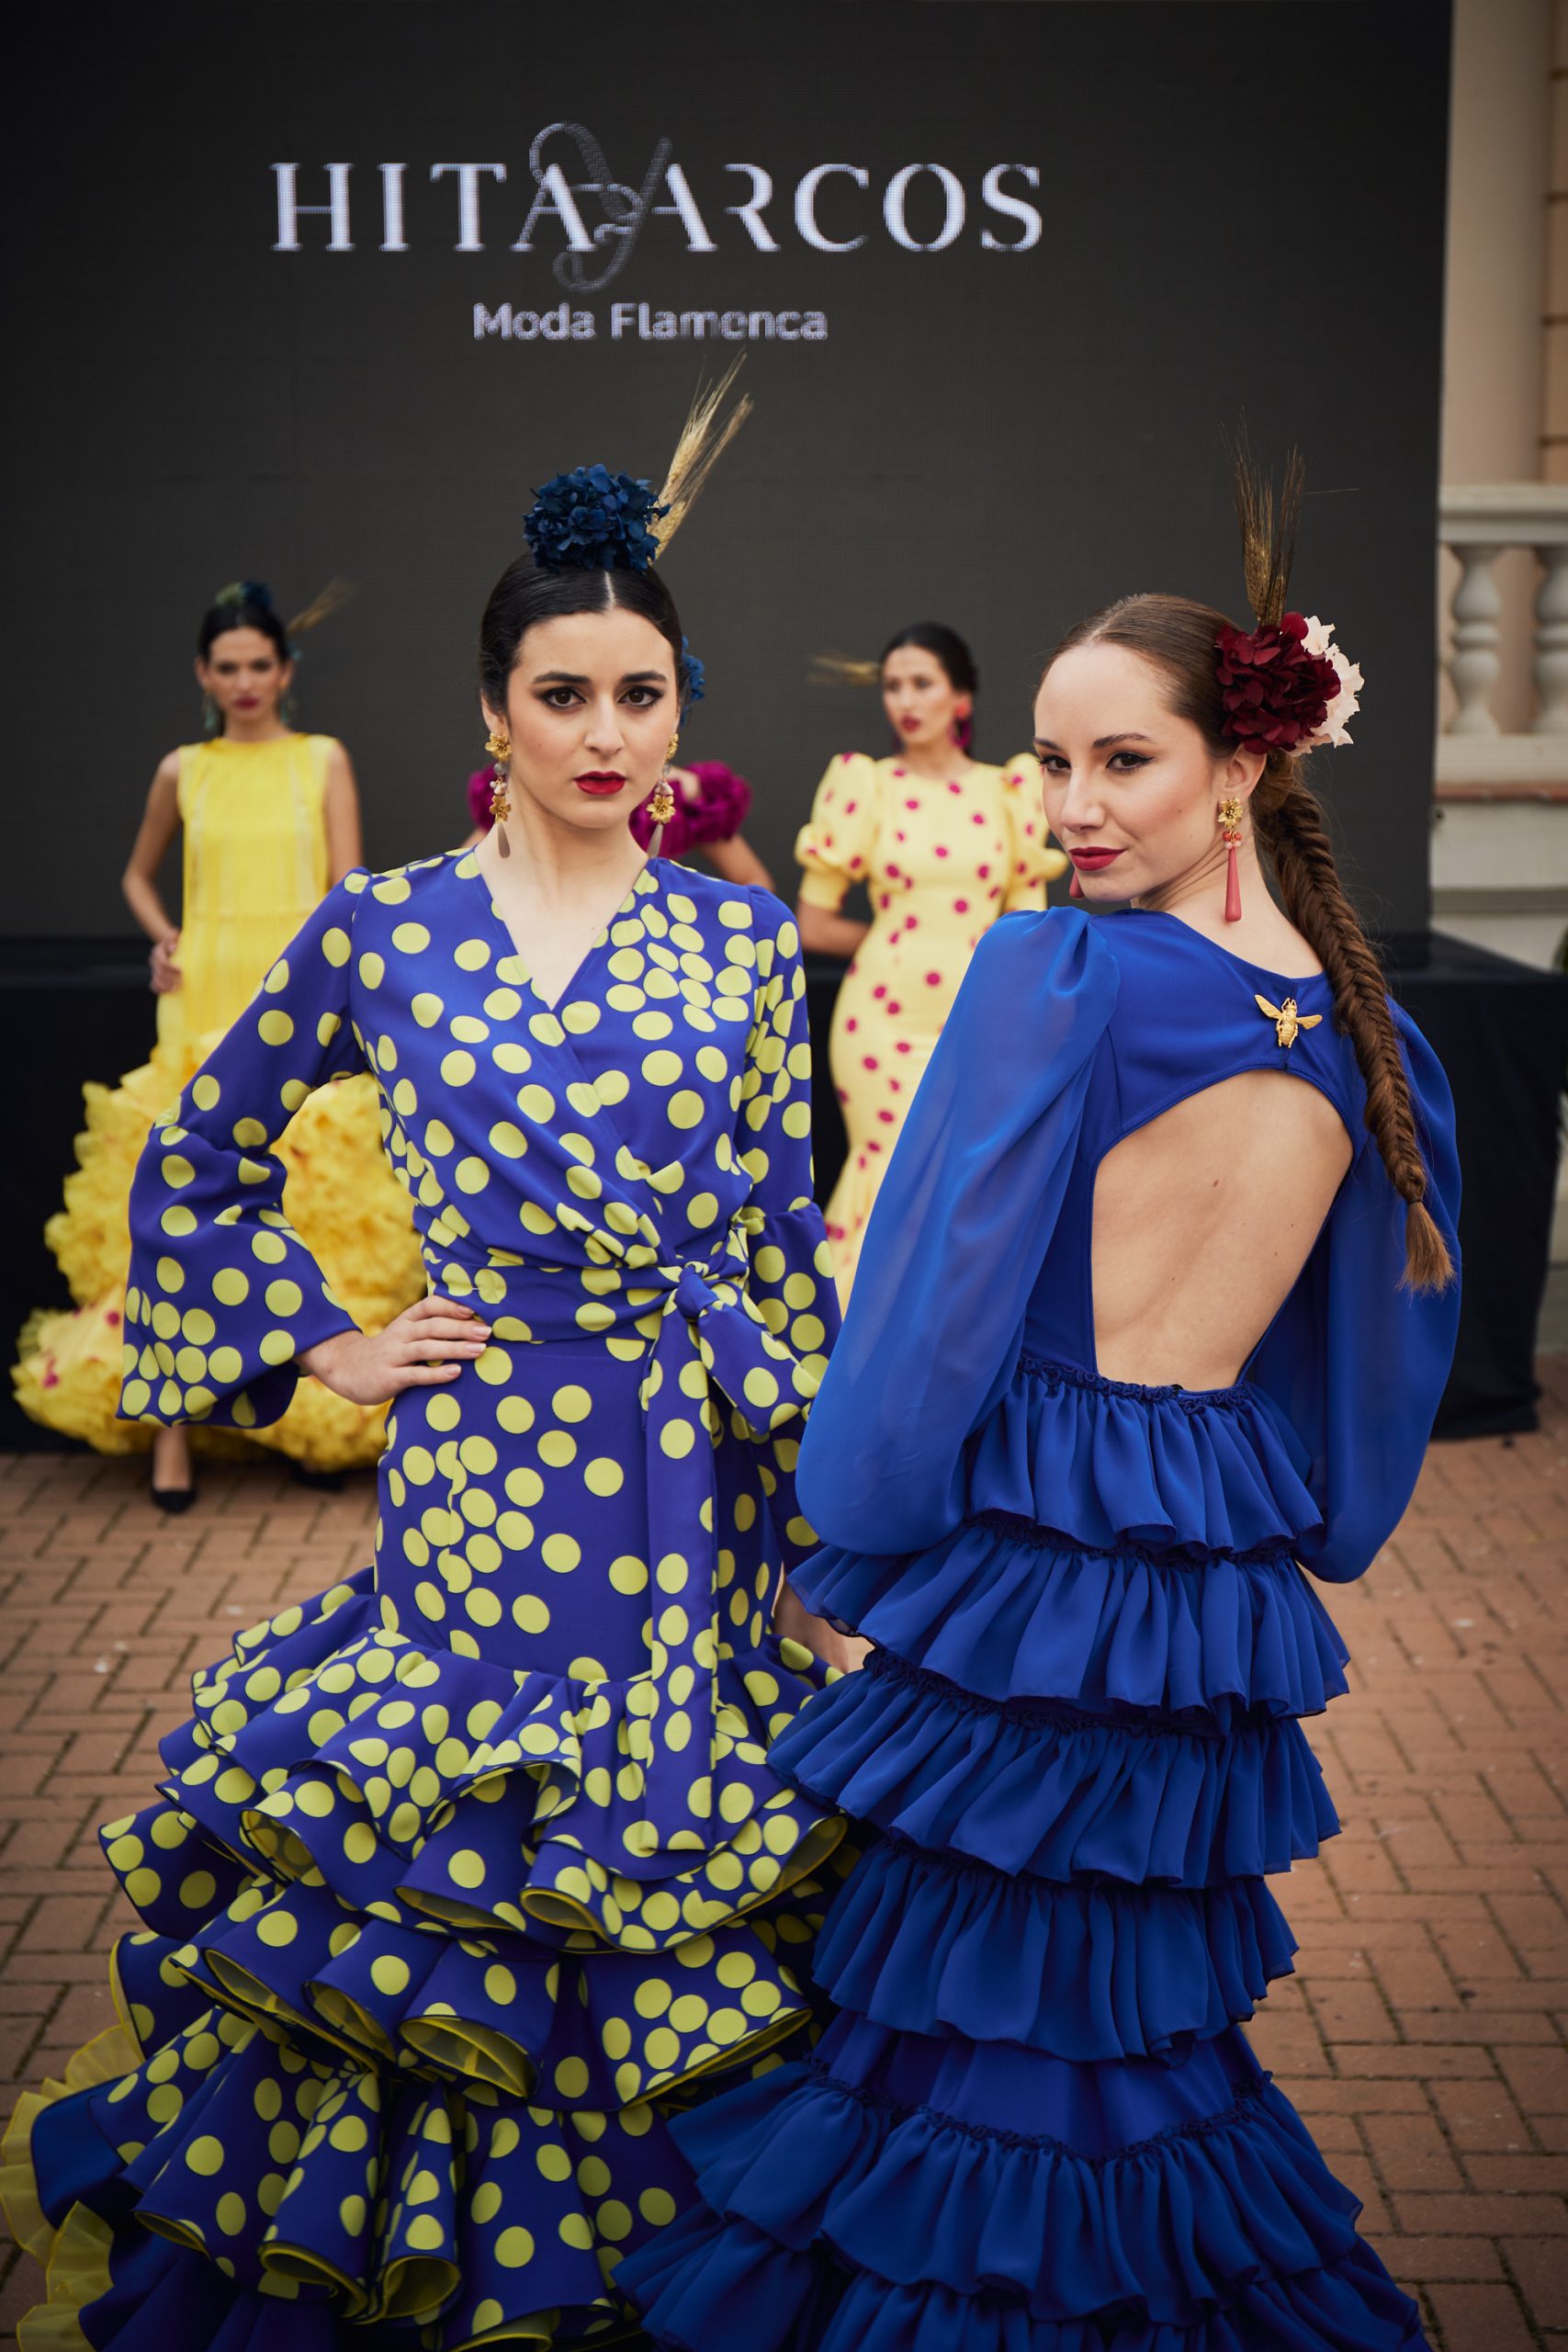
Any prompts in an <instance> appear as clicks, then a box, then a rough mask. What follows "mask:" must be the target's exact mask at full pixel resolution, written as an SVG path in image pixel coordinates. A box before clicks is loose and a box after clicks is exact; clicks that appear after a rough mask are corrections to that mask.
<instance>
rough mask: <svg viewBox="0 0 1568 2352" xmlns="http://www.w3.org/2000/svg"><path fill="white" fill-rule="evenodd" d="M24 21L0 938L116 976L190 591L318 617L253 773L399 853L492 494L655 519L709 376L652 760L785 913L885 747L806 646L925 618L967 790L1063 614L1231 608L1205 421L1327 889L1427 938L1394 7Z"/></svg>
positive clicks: (1432, 261)
mask: <svg viewBox="0 0 1568 2352" xmlns="http://www.w3.org/2000/svg"><path fill="white" fill-rule="evenodd" d="M39 26H40V12H31V14H30V18H29V31H28V41H29V42H30V44H31V45H32V46H31V53H30V59H29V60H28V61H27V62H26V63H27V70H26V71H25V72H24V73H23V74H18V75H17V80H16V82H15V83H14V85H13V86H14V87H17V88H20V89H21V90H22V91H23V92H24V94H25V99H26V115H25V119H23V121H22V122H21V124H20V126H19V128H18V129H17V131H16V132H15V133H14V135H13V138H12V140H11V142H10V156H9V165H8V169H9V174H10V177H11V183H12V194H11V198H10V201H9V207H8V219H9V221H10V223H11V228H12V233H13V239H14V240H17V241H18V242H19V265H18V267H17V271H16V273H15V274H14V277H13V285H12V292H11V297H10V302H9V323H10V326H11V331H12V333H11V345H12V351H13V354H17V353H19V354H20V355H21V360H20V381H19V384H18V385H17V388H16V390H17V413H16V414H15V420H14V424H13V432H12V438H11V448H12V453H13V456H14V457H17V458H19V460H20V464H19V483H18V489H17V511H18V514H19V522H20V530H19V534H18V537H17V540H16V541H15V542H14V544H16V545H17V546H19V547H20V548H21V549H22V550H23V552H24V560H23V561H21V562H20V563H19V564H18V565H17V569H16V572H15V575H14V579H15V582H16V590H17V593H16V596H15V601H14V604H13V607H12V610H11V613H10V616H9V618H8V620H7V623H6V641H7V650H8V653H9V657H10V658H9V662H8V677H9V696H8V704H7V718H8V734H9V751H10V768H11V774H10V786H11V790H10V803H9V809H10V819H9V825H8V829H7V830H8V834H9V846H10V851H11V854H10V856H9V857H8V859H7V861H6V902H5V908H4V915H3V920H4V921H5V922H6V926H7V927H8V928H9V929H10V930H11V931H13V932H17V933H106V932H117V931H120V930H123V929H124V928H126V924H127V918H126V917H125V914H124V910H123V908H122V906H121V904H120V901H119V899H118V890H117V877H118V872H119V868H120V866H121V865H122V863H123V860H124V856H125V852H126V849H127V846H128V844H129V842H130V836H131V833H132V831H133V829H134V825H135V822H136V818H137V814H138V810H139V808H140V803H141V797H142V795H143V793H144V791H145V787H146V785H147V782H148V779H149V778H150V776H151V774H152V768H153V766H154V764H155V763H156V761H157V760H158V758H159V757H160V755H161V754H162V753H163V752H165V751H167V750H168V749H169V748H170V746H171V745H172V744H173V743H175V742H177V741H182V740H189V739H190V738H192V737H193V736H194V735H196V734H197V731H198V720H197V695H196V690H195V687H194V685H193V684H192V682H191V679H190V673H189V657H190V652H191V649H192V639H193V636H194V631H195V627H196V623H197V617H198V616H199V614H200V612H201V611H202V609H203V607H204V605H206V603H207V601H208V599H209V595H210V594H211V592H212V591H213V589H214V588H215V587H217V586H218V585H219V584H220V582H224V581H227V580H231V579H233V578H235V577H237V576H240V575H254V576H259V577H262V578H265V579H266V580H268V581H270V582H272V584H273V586H274V589H275V591H276V596H277V600H278V603H279V605H280V606H282V607H283V608H284V609H285V610H289V609H292V608H294V607H296V606H298V605H303V604H305V603H306V602H307V600H308V599H309V598H310V595H311V594H313V592H314V591H316V590H317V589H318V588H320V587H321V584H322V582H324V581H326V580H327V579H328V578H329V576H331V575H333V574H343V575H345V576H346V577H347V578H348V579H349V580H351V581H352V582H354V583H355V588H356V591H357V594H356V595H355V601H354V602H353V604H352V605H350V606H349V607H348V608H347V609H346V610H344V612H342V613H341V614H340V615H339V616H337V617H336V618H335V619H333V621H331V622H330V623H329V624H327V625H326V626H325V627H323V628H321V630H320V631H319V632H317V633H316V634H315V635H313V636H312V637H311V639H310V640H309V644H308V649H307V651H306V657H305V660H304V662H303V664H302V666H301V674H300V680H299V707H300V710H299V715H300V723H301V724H302V725H305V726H307V727H310V728H311V729H321V730H323V731H326V732H331V733H335V734H339V735H341V736H343V737H344V740H345V741H346V742H347V743H348V745H349V748H350V751H351V752H352V754H353V756H354V758H355V763H356V765H357V768H358V771H359V775H360V779H361V784H362V787H363V792H364V797H365V805H366V819H367V848H368V854H369V856H370V858H371V860H372V862H374V863H376V864H378V865H382V864H391V863H395V862H397V861H399V860H400V859H403V858H406V857H410V856H413V855H418V854H424V853H426V852H429V851H432V850H435V849H439V848H442V847H445V846H447V845H449V844H450V843H451V842H453V841H454V840H456V839H457V838H458V836H459V834H460V831H461V830H462V827H463V822H464V816H463V801H462V784H463V778H464V775H465V774H466V772H467V771H468V768H469V767H470V766H473V765H475V764H477V763H478V761H479V756H480V741H481V737H482V733H483V729H482V727H481V726H480V724H479V721H478V718H477V713H476V707H475V701H474V695H473V685H472V642H473V636H474V630H475V625H476V622H477V619H478V616H479V609H480V606H481V605H482V603H483V600H484V597H485V594H486V593H487V591H488V589H489V587H490V585H491V581H492V580H493V579H494V577H495V575H496V574H497V573H498V572H499V571H500V570H501V569H502V566H503V565H504V564H505V562H506V561H507V560H509V559H510V557H511V556H512V555H513V553H514V552H515V551H516V548H517V547H518V545H519V542H520V526H521V521H522V516H523V514H524V512H525V508H526V506H527V504H528V503H529V493H530V490H531V487H532V486H533V485H534V484H536V483H537V482H539V481H542V480H543V479H544V478H545V477H546V476H547V474H549V473H551V472H553V471H554V470H556V469H558V468H561V467H566V466H570V465H572V464H576V463H580V462H590V461H592V460H593V459H596V458H604V459H605V460H606V461H607V462H608V463H609V464H611V465H612V466H616V467H622V468H626V469H628V470H630V471H632V472H635V473H641V474H649V475H652V476H654V477H655V478H656V479H657V478H658V477H659V476H660V473H661V470H662V468H663V465H664V462H665V460H666V458H667V456H668V454H669V450H670V447H671V443H672V440H673V437H674V435H675V432H676V429H677V427H678V425H679V424H680V421H681V418H682V414H683V413H684V410H685V407H686V404H687V401H688V399H689V396H690V394H691V392H692V390H693V389H694V386H695V384H696V383H697V381H698V379H699V378H701V377H702V376H704V375H705V374H707V375H712V374H713V373H715V372H716V370H717V369H718V368H721V367H722V366H723V365H724V364H725V363H726V362H727V361H728V358H729V357H731V356H733V355H734V354H735V353H736V352H737V351H739V350H744V351H745V352H746V355H747V356H746V366H745V371H744V380H745V382H746V383H747V384H748V386H749V388H750V390H751V392H752V393H753V395H754V397H755V400H756V403H757V413H756V414H755V416H754V418H753V419H752V420H751V422H750V424H748V426H747V427H746V429H745V432H744V433H743V435H742V436H741V438H740V441H739V443H738V445H737V446H736V447H735V448H734V450H733V451H732V452H731V453H730V455H729V456H728V458H726V460H725V462H724V464H723V466H722V469H721V470H720V471H719V472H718V474H717V475H716V477H715V479H714V481H713V482H712V484H711V485H710V488H709V490H708V491H707V492H706V494H705V497H704V499H703V501H702V503H701V504H700V505H699V506H698V508H697V510H696V512H695V515H694V517H693V519H692V520H691V522H690V523H689V524H688V525H687V526H686V528H685V530H684V532H683V533H682V537H681V538H680V539H679V540H678V541H677V542H676V544H675V547H674V548H673V549H672V551H671V558H670V562H669V567H668V569H669V575H670V578H671V585H672V586H673V588H674V590H675V593H676V594H677V596H678V598H679V600H680V603H681V606H682V616H683V619H684V621H685V625H686V628H687V629H688V631H689V633H690V636H691V639H692V641H693V644H694V647H695V648H696V650H698V651H699V652H700V653H701V654H702V656H703V657H704V659H705V662H706V663H707V666H708V673H709V684H710V695H709V699H708V701H707V702H706V703H705V705H704V706H703V707H702V709H701V711H700V712H699V714H698V716H697V718H696V719H695V720H694V723H693V725H692V727H691V729H689V731H688V736H687V740H686V747H685V748H686V750H687V752H689V754H690V755H691V756H694V757H701V756H710V757H722V758H727V759H728V760H729V761H730V762H731V763H733V764H734V765H735V766H737V767H739V769H740V770H741V771H742V772H743V773H744V774H746V775H749V776H750V778H751V780H752V782H753V784H754V786H755V787H756V789H757V801H758V805H757V815H756V820H755V825H754V828H753V832H754V838H755V839H756V841H757V842H758V845H759V847H760V848H761V851H762V852H763V854H764V855H766V856H767V857H768V859H769V860H770V862H771V863H772V864H773V867H774V869H775V872H776V874H777V876H778V877H779V880H780V883H781V886H782V887H783V888H784V889H785V891H786V893H787V892H790V891H792V890H793V888H794V868H793V865H792V862H791V859H790V846H791V842H792V840H793V835H794V831H795V827H796V825H797V824H798V823H799V821H800V820H801V819H802V817H803V816H804V814H805V812H806V809H807V805H808V800H809V796H810V793H811V789H812V787H813V786H814V784H815V782H816V780H817V777H818V775H819V773H820V771H821V769H822V767H823V765H824V764H825V763H826V761H827V759H828V757H829V754H830V753H831V752H833V751H834V750H836V749H839V748H841V747H843V746H845V745H849V744H855V745H859V746H862V747H863V748H866V749H870V750H880V749H881V748H883V742H884V735H883V727H882V720H881V713H880V709H879V707H878V706H877V704H876V701H875V698H874V695H869V694H861V695H857V694H856V693H855V692H853V691H852V690H850V689H846V688H822V687H815V686H812V685H810V684H808V683H807V673H808V666H809V662H810V657H811V656H812V654H813V653H814V652H817V651H818V650H824V649H831V650H839V651H842V652H849V653H854V654H872V653H874V652H875V651H877V650H879V648H880V646H881V644H882V643H883V641H884V640H885V639H886V637H887V636H888V635H889V634H890V633H891V632H892V630H893V629H894V628H896V627H897V626H898V625H899V624H901V623H904V622H907V621H910V620H916V619H922V618H932V617H934V618H938V619H942V620H945V621H948V622H950V623H952V624H953V626H955V627H956V628H960V629H961V630H963V632H964V634H965V635H966V636H967V637H968V638H969V639H970V640H971V642H972V643H973V645H974V647H975V650H976V654H977V656H978V659H979V662H980V667H981V673H982V692H981V700H980V706H979V723H978V731H977V739H976V748H977V749H978V751H979V752H981V753H982V754H983V755H986V754H988V755H989V756H991V757H994V758H1000V757H1003V756H1005V755H1006V754H1007V753H1008V752H1011V751H1014V750H1016V749H1018V748H1020V747H1021V744H1022V743H1023V742H1024V741H1026V740H1027V734H1028V709H1029V700H1030V695H1031V693H1032V685H1033V681H1034V675H1035V672H1036V670H1037V667H1038V663H1039V661H1040V657H1041V654H1042V652H1043V650H1044V649H1045V648H1046V647H1048V646H1049V645H1050V643H1051V642H1052V641H1053V640H1054V639H1055V637H1056V636H1057V634H1058V633H1059V632H1060V631H1061V630H1062V629H1063V628H1064V627H1066V625H1067V624H1068V623H1070V622H1071V621H1072V620H1074V619H1075V618H1076V617H1077V616H1079V615H1080V614H1082V613H1083V612H1085V611H1086V610H1088V609H1089V608H1091V607H1092V606H1094V605H1098V604H1100V603H1101V602H1103V601H1104V600H1106V599H1107V598H1109V597H1111V596H1112V595H1115V594H1119V593H1122V592H1123V591H1126V590H1130V589H1136V588H1149V587H1169V588H1177V589H1180V590H1185V591H1188V592H1190V593H1193V594H1199V595H1202V596H1205V597H1208V598H1211V599H1213V601H1214V602H1216V603H1218V604H1220V605H1224V606H1225V607H1227V608H1228V609H1230V610H1231V611H1232V612H1235V611H1236V609H1237V607H1238V605H1240V602H1241V594H1240V580H1239V570H1238V564H1237V560H1236V555H1235V530H1234V526H1233V523H1232V520H1231V516H1230V510H1229V496H1228V487H1227V481H1226V474H1225V461H1224V450H1223V446H1222V432H1223V429H1224V427H1226V426H1227V425H1230V424H1234V423H1235V420H1236V419H1237V418H1238V417H1239V416H1241V415H1242V414H1243V413H1246V415H1247V419H1248V422H1249V424H1250V428H1251V432H1252V436H1253V439H1254V441H1255V443H1256V444H1258V447H1259V448H1260V449H1261V450H1263V451H1264V452H1267V453H1269V454H1272V455H1276V456H1277V455H1279V454H1280V453H1281V452H1282V451H1283V449H1284V447H1285V446H1286V445H1287V443H1288V442H1289V441H1291V440H1292V439H1294V440H1297V441H1299V442H1300V443H1301V445H1302V447H1303V449H1304V451H1305V452H1306V455H1307V458H1308V463H1309V468H1310V485H1311V493H1312V494H1311V497H1310V501H1309V505H1308V509H1307V518H1306V525H1305V529H1304V532H1303V544H1302V550H1301V555H1300V559H1299V561H1298V567H1297V574H1296V593H1297V597H1298V600H1299V601H1300V602H1301V603H1302V604H1303V606H1304V607H1305V609H1307V610H1308V611H1317V612H1321V613H1324V614H1325V615H1327V616H1332V617H1333V618H1334V619H1335V620H1336V621H1337V624H1338V628H1339V632H1340V638H1341V641H1342V642H1343V643H1344V644H1345V645H1346V646H1347V647H1348V650H1350V652H1351V653H1352V655H1353V656H1355V657H1357V658H1359V660H1360V661H1361V662H1362V663H1363V666H1364V668H1365V670H1366V673H1367V676H1368V681H1369V686H1368V694H1367V708H1366V712H1365V714H1364V717H1363V718H1362V720H1361V721H1360V724H1359V729H1358V741H1357V747H1356V749H1355V750H1354V751H1353V752H1345V753H1341V754H1339V755H1338V756H1337V758H1335V759H1334V760H1333V761H1332V762H1331V763H1325V765H1326V775H1325V782H1326V784H1327V786H1328V789H1329V792H1330V794H1331V797H1332V798H1333V800H1334V803H1335V806H1336V809H1337V814H1338V817H1339V819H1340V821H1341V825H1342V830H1343V831H1344V834H1345V835H1346V837H1347V839H1348V844H1349V847H1350V851H1351V857H1352V869H1353V872H1354V874H1355V875H1356V876H1357V877H1358V880H1359V888H1360V889H1361V892H1362V896H1363V899H1364V901H1365V903H1366V904H1367V905H1368V908H1369V910H1370V911H1371V913H1372V915H1373V916H1374V917H1375V918H1376V919H1377V920H1379V921H1380V922H1382V923H1383V924H1384V925H1385V926H1387V927H1389V928H1393V929H1415V928H1418V927H1419V926H1421V925H1422V924H1423V923H1424V922H1425V920H1426V911H1427V897H1426V879H1425V870H1426V814H1427V800H1428V797H1429V783H1430V728H1431V702H1432V611H1433V593H1432V565H1433V540H1432V517H1433V485H1434V480H1435V473H1436V411H1437V396H1438V329H1439V309H1440V272H1441V259H1442V220H1443V155H1444V143H1445V122H1446V77H1447V50H1448V22H1447V10H1446V8H1445V7H1443V6H1434V5H1432V0H1412V5H1408V6H1406V5H1393V4H1392V0H1391V4H1390V5H1373V6H1368V5H1364V0H1353V5H1346V6H1333V5H1329V6H1319V7H1317V8H1315V9H1313V10H1311V11H1306V10H1303V9H1302V8H1300V7H1295V6H1267V5H1255V6H1235V5H1230V4H1229V0H1218V5H1207V0H1192V5H1152V6H1139V5H1124V6H1106V5H1101V6H1053V5H1038V6H1036V5H1027V0H1026V5H1001V6H993V5H988V4H987V0H969V4H968V5H964V4H962V0H953V4H951V5H942V0H938V4H937V5H926V6H896V5H882V0H860V4H859V5H847V4H846V0H824V4H823V5H813V0H789V5H787V6H773V7H764V6H743V7H737V6H733V5H729V0H725V5H721V6H706V5H685V6H681V7H679V8H673V9H671V8H664V9H655V8H650V7H649V6H647V5H645V0H595V5H594V6H592V8H590V7H587V6H565V5H562V6H549V7H547V6H516V5H514V4H513V0H494V4H493V5H491V0H464V4H463V5H461V6H452V5H449V0H399V4H398V5H378V4H377V0H314V5H312V6H274V7H271V8H267V9H263V10H259V11H258V10H242V9H235V8H215V7H211V6H199V7H198V6H184V5H173V6H169V5H165V6H160V7H158V8H156V9H130V8H123V7H116V8H114V9H112V10H108V9H103V8H96V7H88V8H82V7H75V8H71V9H60V10H56V11H53V12H51V16H50V19H49V21H48V23H47V24H46V25H44V26H43V28H42V29H40V28H39ZM296 205H297V206H298V207H299V208H317V209H299V211H298V212H296V211H294V210H293V209H291V208H292V207H293V206H296ZM334 205H335V210H334V209H333V207H334ZM321 208H325V209H321ZM563 304H564V306H565V307H564V310H563V309H562V308H561V306H562V305H563ZM661 314H664V315H663V317H661ZM682 314H687V316H686V321H685V324H684V325H682ZM666 318H667V319H668V320H669V322H671V324H670V325H668V326H667V325H666V324H665V323H664V320H665V319H666ZM574 322H575V324H574ZM563 328H564V330H565V331H564V332H562V330H563ZM727 330H728V338H733V339H728V338H727Z"/></svg>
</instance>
